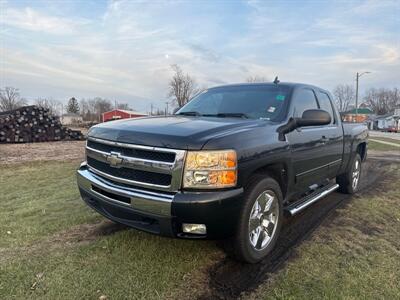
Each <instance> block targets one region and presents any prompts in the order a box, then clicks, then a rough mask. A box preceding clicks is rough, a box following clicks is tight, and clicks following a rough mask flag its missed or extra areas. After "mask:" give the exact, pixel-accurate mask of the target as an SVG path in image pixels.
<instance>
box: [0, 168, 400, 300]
mask: <svg viewBox="0 0 400 300" xmlns="http://www.w3.org/2000/svg"><path fill="white" fill-rule="evenodd" d="M77 165H78V161H67V162H61V161H50V162H32V163H24V164H10V165H1V172H0V190H1V194H0V228H1V229H0V299H10V298H13V299H61V298H62V299H99V297H100V296H107V299H123V298H124V299H126V298H128V299H165V298H171V299H175V298H178V297H179V298H180V299H181V298H187V299H193V298H196V297H198V296H199V295H202V294H203V292H204V291H206V290H207V289H208V288H209V286H208V280H207V276H209V273H208V270H209V269H210V268H211V267H212V266H213V265H214V264H216V263H218V262H219V261H221V260H222V259H223V258H224V253H223V251H222V250H221V249H220V247H217V242H215V241H188V240H178V239H168V238H162V237H158V236H154V235H150V234H147V233H142V232H139V231H136V230H133V229H127V228H126V227H123V226H117V225H115V224H114V223H112V222H109V221H105V220H104V218H102V217H101V216H99V215H98V214H96V213H94V212H93V211H92V210H90V209H89V208H87V207H86V206H85V205H84V204H83V202H82V201H81V200H80V197H79V194H78V191H77V187H76V183H75V176H74V172H75V168H76V167H77ZM392 168H393V167H392ZM399 181H400V172H399V170H398V169H393V171H392V175H391V177H390V178H389V180H388V182H386V183H385V184H384V185H383V184H380V185H379V186H380V189H376V190H374V192H373V193H370V192H368V193H365V194H360V195H359V196H356V197H355V198H353V199H352V201H351V202H349V203H348V204H347V205H346V206H345V207H343V208H341V209H339V210H337V211H336V212H335V213H334V215H333V216H331V217H330V219H329V220H330V221H329V222H324V223H323V224H322V226H320V227H319V228H318V229H317V230H316V231H315V232H314V233H313V234H312V236H311V237H310V238H309V239H308V240H306V241H305V242H303V243H301V244H300V245H299V246H298V247H297V248H296V250H295V255H291V256H290V257H289V258H288V261H287V263H286V264H285V266H284V267H283V268H282V269H281V270H280V271H279V272H277V273H276V274H273V275H272V276H271V277H270V278H269V280H268V281H266V282H264V283H261V285H260V286H259V288H258V289H257V290H255V291H252V292H251V293H250V292H249V293H247V294H245V295H244V296H243V297H244V298H257V299H259V298H265V299H269V298H277V299H291V298H292V299H294V298H303V299H305V298H307V299H308V298H321V297H326V298H338V297H339V298H347V299H350V298H353V299H354V298H364V299H365V298H387V299H394V298H396V297H397V298H398V296H399V295H400V287H399V284H398V282H400V271H399V270H400V260H399V257H400V239H399V235H398V233H399V232H400V200H399V198H398V195H399V194H400V185H399ZM227 288H229V287H227Z"/></svg>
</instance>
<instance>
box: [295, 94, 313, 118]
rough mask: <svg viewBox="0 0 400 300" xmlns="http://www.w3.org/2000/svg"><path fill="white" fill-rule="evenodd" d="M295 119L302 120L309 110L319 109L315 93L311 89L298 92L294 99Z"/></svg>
mask: <svg viewBox="0 0 400 300" xmlns="http://www.w3.org/2000/svg"><path fill="white" fill-rule="evenodd" d="M293 104H294V117H295V118H301V116H302V115H303V112H304V111H306V110H308V109H318V105H317V100H316V99H315V95H314V92H313V91H312V90H309V89H302V90H300V91H297V93H296V94H295V96H294V99H293Z"/></svg>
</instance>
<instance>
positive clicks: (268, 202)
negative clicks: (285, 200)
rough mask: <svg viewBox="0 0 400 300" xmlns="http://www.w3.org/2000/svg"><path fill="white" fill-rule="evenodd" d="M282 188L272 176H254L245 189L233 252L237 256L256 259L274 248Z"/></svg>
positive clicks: (279, 218) (279, 222) (242, 258)
mask: <svg viewBox="0 0 400 300" xmlns="http://www.w3.org/2000/svg"><path fill="white" fill-rule="evenodd" d="M282 218H283V214H282V192H281V189H280V187H279V184H278V183H277V182H276V181H275V180H274V179H272V178H271V177H264V176H256V177H254V178H253V180H252V183H251V184H250V185H249V186H248V187H247V188H246V189H245V196H244V205H243V208H242V211H241V215H240V219H239V224H238V229H237V234H236V239H235V252H236V257H237V258H238V259H239V260H242V261H245V262H248V263H256V262H258V261H260V260H261V259H263V258H264V257H265V256H267V255H268V253H269V252H270V251H271V250H272V249H273V248H274V246H275V243H276V240H277V238H278V235H279V232H280V228H281V224H282Z"/></svg>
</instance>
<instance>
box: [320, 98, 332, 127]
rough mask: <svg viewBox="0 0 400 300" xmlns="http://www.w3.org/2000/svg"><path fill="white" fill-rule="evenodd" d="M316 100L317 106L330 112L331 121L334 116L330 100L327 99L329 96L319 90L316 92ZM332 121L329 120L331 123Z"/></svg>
mask: <svg viewBox="0 0 400 300" xmlns="http://www.w3.org/2000/svg"><path fill="white" fill-rule="evenodd" d="M318 102H319V107H320V108H321V109H323V110H325V111H327V112H328V113H329V114H330V116H331V119H332V121H334V120H335V118H334V117H333V109H332V104H331V100H329V96H328V95H327V94H326V93H324V92H319V93H318ZM332 121H331V123H332Z"/></svg>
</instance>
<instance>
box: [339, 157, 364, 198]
mask: <svg viewBox="0 0 400 300" xmlns="http://www.w3.org/2000/svg"><path fill="white" fill-rule="evenodd" d="M360 179H361V156H360V154H359V153H356V155H355V156H354V158H353V161H352V163H351V166H350V168H349V170H347V172H346V173H344V174H342V175H339V176H338V177H337V178H336V182H337V183H338V184H339V191H340V192H342V193H345V194H354V193H356V192H357V191H358V189H359V185H360Z"/></svg>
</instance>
